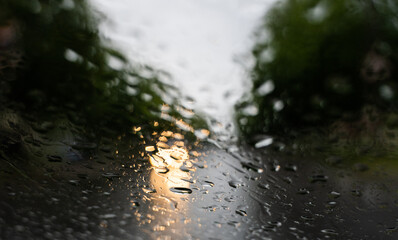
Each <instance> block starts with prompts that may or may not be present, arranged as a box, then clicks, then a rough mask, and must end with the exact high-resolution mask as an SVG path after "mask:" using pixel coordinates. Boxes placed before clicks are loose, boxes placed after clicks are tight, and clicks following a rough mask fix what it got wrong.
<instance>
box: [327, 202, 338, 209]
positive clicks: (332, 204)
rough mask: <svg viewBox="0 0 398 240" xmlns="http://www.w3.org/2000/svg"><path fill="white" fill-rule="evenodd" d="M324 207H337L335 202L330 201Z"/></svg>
mask: <svg viewBox="0 0 398 240" xmlns="http://www.w3.org/2000/svg"><path fill="white" fill-rule="evenodd" d="M326 206H327V207H329V208H334V207H336V206H337V202H335V201H330V202H328V203H327V204H326Z"/></svg>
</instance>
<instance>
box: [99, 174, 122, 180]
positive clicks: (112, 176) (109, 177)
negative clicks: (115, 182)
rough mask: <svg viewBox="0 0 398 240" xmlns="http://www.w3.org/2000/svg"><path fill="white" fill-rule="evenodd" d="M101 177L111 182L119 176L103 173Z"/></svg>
mask: <svg viewBox="0 0 398 240" xmlns="http://www.w3.org/2000/svg"><path fill="white" fill-rule="evenodd" d="M102 176H103V177H105V178H108V179H110V180H112V179H113V178H119V177H120V175H119V174H117V173H104V174H102Z"/></svg>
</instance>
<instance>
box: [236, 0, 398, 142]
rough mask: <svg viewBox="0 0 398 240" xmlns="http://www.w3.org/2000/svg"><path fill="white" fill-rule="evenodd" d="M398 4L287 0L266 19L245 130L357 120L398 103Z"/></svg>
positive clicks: (242, 106) (244, 113)
mask: <svg viewBox="0 0 398 240" xmlns="http://www.w3.org/2000/svg"><path fill="white" fill-rule="evenodd" d="M397 16H398V3H397V2H395V1H389V0H364V1H357V0H321V1H318V0H285V1H279V2H278V3H277V4H275V6H274V7H273V8H271V9H270V11H269V12H268V13H267V14H266V16H265V18H264V24H263V26H262V27H261V28H260V29H259V31H258V35H257V36H258V41H257V44H256V45H255V47H254V48H253V55H254V56H255V59H256V63H255V67H254V68H253V70H252V79H253V87H252V90H251V92H250V94H249V95H248V96H246V99H245V100H244V101H242V102H240V103H238V104H237V106H236V108H237V121H238V124H239V126H240V129H241V132H242V133H243V135H246V136H251V135H253V134H262V133H272V132H283V131H287V130H290V129H298V128H301V127H308V126H323V125H327V124H330V123H331V122H333V121H335V120H350V121H351V120H355V119H357V118H359V117H360V116H359V115H360V114H359V113H358V112H360V111H361V109H362V108H363V107H364V106H366V105H372V106H375V107H377V108H378V109H382V110H386V109H391V108H393V107H394V105H395V103H396V81H395V79H396V72H395V69H396V65H397V63H398V62H397V56H398V55H397V53H398V45H397V42H398V17H397Z"/></svg>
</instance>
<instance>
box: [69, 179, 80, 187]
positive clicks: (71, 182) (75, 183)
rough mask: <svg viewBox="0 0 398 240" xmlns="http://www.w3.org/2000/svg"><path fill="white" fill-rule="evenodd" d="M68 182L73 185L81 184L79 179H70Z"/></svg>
mask: <svg viewBox="0 0 398 240" xmlns="http://www.w3.org/2000/svg"><path fill="white" fill-rule="evenodd" d="M68 183H69V184H71V185H73V186H77V185H79V180H69V181H68Z"/></svg>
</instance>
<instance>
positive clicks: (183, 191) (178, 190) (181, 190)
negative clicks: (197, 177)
mask: <svg viewBox="0 0 398 240" xmlns="http://www.w3.org/2000/svg"><path fill="white" fill-rule="evenodd" d="M170 191H172V192H173V193H178V194H191V193H192V189H190V188H185V187H173V188H170Z"/></svg>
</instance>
